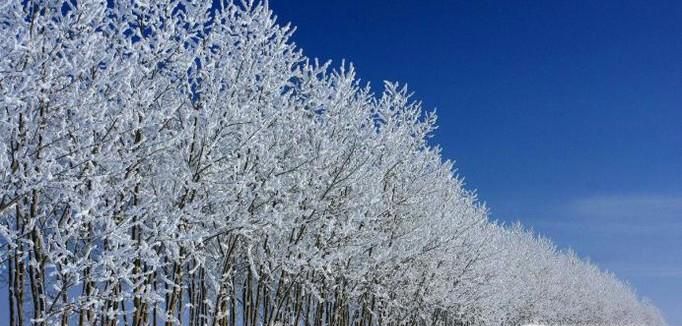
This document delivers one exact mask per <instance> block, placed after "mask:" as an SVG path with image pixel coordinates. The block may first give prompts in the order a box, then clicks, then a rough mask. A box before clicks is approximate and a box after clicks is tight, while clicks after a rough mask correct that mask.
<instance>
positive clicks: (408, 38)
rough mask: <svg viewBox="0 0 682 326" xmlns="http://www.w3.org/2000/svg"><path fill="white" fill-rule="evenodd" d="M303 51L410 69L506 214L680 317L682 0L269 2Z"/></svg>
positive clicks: (487, 196) (372, 68) (453, 150)
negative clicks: (290, 26)
mask: <svg viewBox="0 0 682 326" xmlns="http://www.w3.org/2000/svg"><path fill="white" fill-rule="evenodd" d="M270 5H271V7H272V8H273V10H274V11H275V13H276V14H277V15H278V16H279V17H280V21H283V22H285V21H290V22H292V23H293V24H294V25H296V26H298V31H297V33H296V34H295V37H294V41H295V42H296V43H297V44H298V45H300V46H301V47H302V48H303V49H304V52H305V54H307V55H308V56H311V57H318V58H320V59H332V60H334V61H335V62H336V63H337V64H339V63H340V59H343V58H345V59H347V60H349V61H352V62H353V63H354V64H355V65H356V67H357V69H358V71H359V75H360V76H361V77H362V78H363V79H364V80H366V81H370V82H372V84H373V85H375V86H377V87H378V86H380V85H381V81H382V80H385V79H386V80H392V81H402V82H406V83H408V85H409V86H410V88H411V89H412V90H413V91H414V92H415V93H416V97H417V98H419V99H421V100H423V102H424V104H425V106H426V107H427V108H437V110H438V113H439V116H440V122H439V124H440V129H439V130H438V132H437V134H436V137H435V141H436V142H438V143H440V144H441V146H442V147H443V149H444V151H443V152H444V155H445V157H446V158H448V159H453V160H455V161H456V162H457V166H458V168H459V172H460V173H461V174H462V175H463V176H465V177H466V180H467V183H468V186H469V187H470V188H474V189H477V190H478V193H479V196H480V198H481V199H483V200H484V201H486V202H487V203H488V205H489V206H490V208H491V210H492V216H493V218H495V219H500V220H505V221H513V220H517V219H518V220H521V221H522V222H523V223H524V224H526V225H528V226H530V227H533V228H534V229H535V230H536V231H538V232H540V233H542V234H544V235H547V236H549V237H551V238H552V239H554V240H555V241H556V242H557V243H558V244H559V245H560V246H562V247H572V248H574V249H576V250H577V251H578V252H579V253H580V254H581V255H583V256H587V257H590V258H591V259H592V260H593V261H595V262H596V263H598V264H599V265H600V266H602V267H604V268H606V269H608V270H610V271H613V272H615V273H616V274H618V275H619V276H620V277H621V278H623V279H625V280H627V281H629V282H630V283H631V284H632V285H633V286H634V287H635V288H637V290H638V293H639V294H640V295H643V296H646V297H649V298H651V299H652V300H653V301H654V303H656V304H657V305H658V306H659V307H660V308H661V309H663V311H664V314H665V315H666V318H667V319H668V322H669V323H670V325H673V326H682V1H606V0H604V1H516V3H514V4H512V1H485V0H482V1H445V0H443V1H436V0H390V1H389V0H362V1H347V0H344V1H342V0H324V1H320V0H295V1H294V0H270Z"/></svg>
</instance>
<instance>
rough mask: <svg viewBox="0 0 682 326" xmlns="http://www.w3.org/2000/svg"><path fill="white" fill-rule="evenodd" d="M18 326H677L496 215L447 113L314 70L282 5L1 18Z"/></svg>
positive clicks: (0, 244) (85, 4)
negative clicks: (460, 172) (442, 131)
mask: <svg viewBox="0 0 682 326" xmlns="http://www.w3.org/2000/svg"><path fill="white" fill-rule="evenodd" d="M0 8H2V10H0V35H2V36H0V40H1V42H0V93H1V97H0V261H1V262H2V266H3V269H2V274H3V276H5V278H4V279H5V280H6V288H7V292H6V295H7V298H8V300H7V302H8V306H7V307H6V308H7V309H6V311H7V318H6V320H7V323H8V325H10V326H18V325H28V324H36V325H162V324H165V325H179V324H186V325H221V326H227V325H230V326H236V325H243V326H255V325H268V326H270V325H282V324H286V325H311V326H321V325H334V326H336V325H338V326H343V325H360V326H372V325H427V324H432V325H516V324H520V323H525V322H531V321H537V322H544V323H562V324H566V323H574V324H593V323H594V324H597V323H598V324H604V325H663V324H664V321H663V320H662V318H661V317H660V313H659V312H658V311H657V310H656V308H655V307H653V306H652V305H651V304H649V303H647V302H642V301H640V300H639V299H638V298H637V297H636V296H635V294H634V293H633V291H632V290H631V289H630V288H629V287H628V286H627V285H626V284H624V283H622V282H620V281H618V280H617V279H616V278H615V277H614V276H613V275H611V274H608V273H604V272H601V271H600V270H599V269H598V268H596V267H595V266H594V265H592V264H590V263H588V262H585V261H583V260H581V259H579V258H578V257H577V256H576V255H575V254H573V253H570V252H563V251H559V250H557V249H556V248H555V247H554V245H553V244H552V243H551V242H550V241H549V240H547V239H543V238H538V237H536V236H535V235H533V234H532V233H531V232H528V231H526V230H524V229H523V228H522V227H520V226H513V227H506V226H502V225H498V224H496V223H494V222H492V221H490V220H489V219H488V214H487V210H486V208H485V207H484V206H483V205H482V204H480V203H479V202H478V200H477V198H476V196H475V195H474V194H473V193H472V192H470V191H467V190H466V189H465V188H464V184H463V181H462V180H461V179H460V178H458V177H457V176H456V175H455V174H454V172H453V171H454V169H453V166H452V163H450V162H445V161H443V160H442V158H441V155H440V150H439V149H438V148H437V147H434V146H432V145H431V144H430V142H429V140H428V139H429V136H430V134H431V132H432V131H433V130H434V128H435V116H434V115H433V114H430V113H426V112H423V111H422V109H421V105H420V104H419V103H418V102H415V101H413V100H411V99H410V93H409V92H408V91H407V90H406V89H405V88H404V87H402V86H400V85H398V84H395V83H386V84H385V85H384V88H383V91H382V92H381V93H380V94H378V95H376V94H375V93H373V92H372V91H371V90H370V88H369V87H368V86H365V85H362V84H360V82H359V81H358V78H357V77H356V73H355V70H354V68H353V67H352V66H349V65H345V64H342V65H341V66H340V67H339V68H337V69H332V68H330V66H329V64H320V63H319V62H317V61H316V60H310V59H308V58H307V57H305V56H304V55H303V54H302V52H301V51H300V50H299V49H297V48H296V47H295V45H294V44H293V43H292V42H291V41H290V36H291V34H292V32H293V28H291V27H290V26H289V25H284V26H282V25H278V24H277V23H276V18H275V16H274V15H273V14H272V12H271V11H270V10H269V8H268V5H267V3H260V2H255V1H243V2H238V3H237V2H232V1H213V2H208V1H170V0H167V1H154V2H146V1H137V0H125V1H73V0H66V1H40V0H34V1H18V0H17V1H12V0H6V1H3V2H2V3H0Z"/></svg>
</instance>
